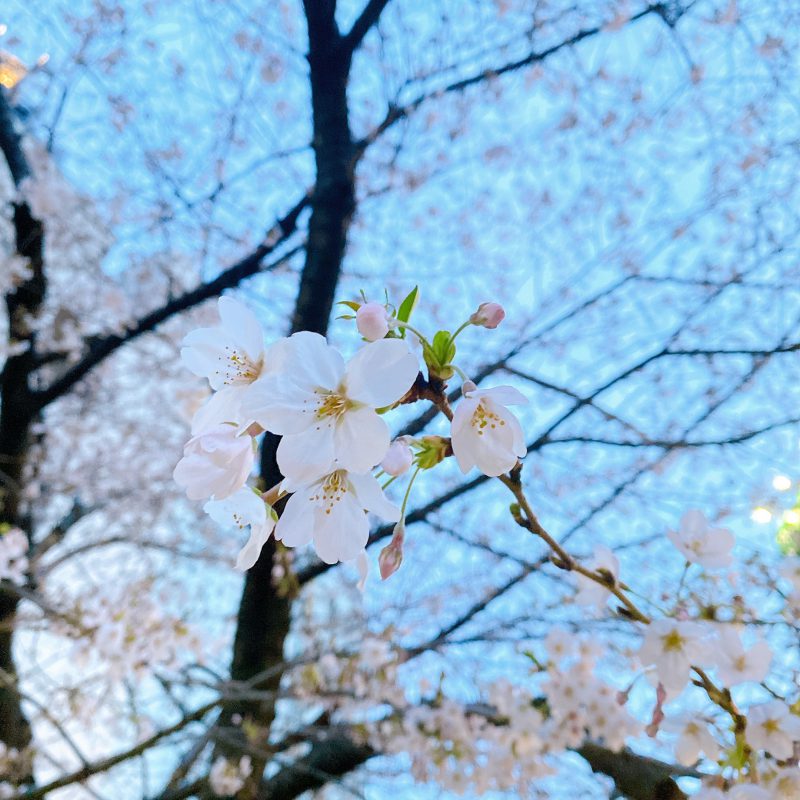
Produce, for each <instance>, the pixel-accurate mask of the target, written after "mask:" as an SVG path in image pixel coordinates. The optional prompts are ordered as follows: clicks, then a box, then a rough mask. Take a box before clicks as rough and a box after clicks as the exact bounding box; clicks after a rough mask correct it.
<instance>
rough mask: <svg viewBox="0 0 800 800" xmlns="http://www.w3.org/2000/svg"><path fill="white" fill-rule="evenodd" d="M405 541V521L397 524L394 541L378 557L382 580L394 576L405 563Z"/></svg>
mask: <svg viewBox="0 0 800 800" xmlns="http://www.w3.org/2000/svg"><path fill="white" fill-rule="evenodd" d="M404 539H405V525H404V523H403V520H400V522H398V523H397V525H396V526H395V529H394V536H392V541H391V542H389V544H388V545H386V547H384V548H383V550H381V554H380V555H379V556H378V568H379V569H380V571H381V580H384V581H385V580H386V579H387V578H388V577H390V576H391V575H394V573H395V572H397V570H398V569H400V565H401V564H402V563H403V540H404Z"/></svg>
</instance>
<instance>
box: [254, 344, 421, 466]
mask: <svg viewBox="0 0 800 800" xmlns="http://www.w3.org/2000/svg"><path fill="white" fill-rule="evenodd" d="M287 349H288V353H289V355H288V366H287V369H286V372H285V373H283V374H281V375H278V376H272V377H268V378H265V379H264V380H261V381H259V382H258V383H257V384H255V385H254V386H253V390H252V393H251V394H250V396H249V397H248V399H247V400H246V401H245V403H244V411H245V413H246V414H247V415H248V416H250V417H252V418H253V419H255V420H256V421H257V422H258V423H259V424H260V425H261V426H262V427H264V428H265V429H266V430H268V431H272V432H273V433H277V434H280V435H282V436H283V438H282V439H281V442H280V445H279V446H278V466H279V467H280V469H281V472H282V473H283V475H285V476H286V477H287V478H291V479H292V480H293V481H296V482H308V481H312V480H316V479H317V478H319V477H320V476H321V475H325V474H326V473H328V472H331V471H332V470H333V468H342V469H345V470H349V471H351V472H366V471H367V470H369V469H371V468H372V467H374V466H375V465H376V464H377V463H378V462H379V461H380V460H381V459H382V458H383V456H384V455H385V454H386V451H387V450H388V448H389V428H388V426H387V425H386V422H385V421H384V420H383V419H382V418H381V417H380V416H379V415H378V414H377V413H376V409H378V408H382V407H385V406H390V405H391V404H392V403H395V402H396V401H397V400H399V399H400V398H401V397H402V396H403V395H404V394H405V393H406V392H407V391H408V390H409V388H410V387H411V384H412V383H413V382H414V379H415V378H416V376H417V373H418V363H417V359H416V357H415V356H413V355H412V354H411V352H410V351H409V349H408V345H407V344H406V343H405V342H404V341H401V340H400V339H381V340H380V341H378V342H372V343H370V344H367V345H365V346H364V347H362V348H361V350H359V351H358V353H356V355H355V356H354V357H353V358H352V359H351V360H350V361H349V363H348V364H347V365H346V366H345V363H344V360H343V359H342V356H341V355H340V354H339V352H338V351H337V350H335V349H334V348H333V347H330V346H329V345H328V343H327V342H326V341H325V339H324V338H323V337H322V336H320V335H319V334H316V333H309V332H308V331H302V332H300V333H296V334H294V335H293V336H291V337H290V338H289V340H288V345H287Z"/></svg>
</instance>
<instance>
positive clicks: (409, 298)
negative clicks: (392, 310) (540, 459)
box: [397, 286, 419, 339]
mask: <svg viewBox="0 0 800 800" xmlns="http://www.w3.org/2000/svg"><path fill="white" fill-rule="evenodd" d="M418 300H419V286H415V287H414V288H413V289H412V290H411V291H410V292H409V293H408V294H407V295H406V298H405V300H403V302H402V303H400V308H398V309H397V319H398V320H399V321H400V322H408V321H409V320H410V319H411V315H412V314H413V313H414V309H415V308H416V307H417V302H418ZM400 338H401V339H405V338H406V329H405V328H400Z"/></svg>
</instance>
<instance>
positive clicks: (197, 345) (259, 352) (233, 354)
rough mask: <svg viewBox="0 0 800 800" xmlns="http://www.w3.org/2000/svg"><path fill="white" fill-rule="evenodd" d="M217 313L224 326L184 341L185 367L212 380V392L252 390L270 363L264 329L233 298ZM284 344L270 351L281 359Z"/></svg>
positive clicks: (195, 333)
mask: <svg viewBox="0 0 800 800" xmlns="http://www.w3.org/2000/svg"><path fill="white" fill-rule="evenodd" d="M217 309H218V311H219V318H220V322H221V324H220V325H215V326H214V327H212V328H198V329H197V330H194V331H192V332H191V333H189V334H187V335H186V337H185V338H184V340H183V347H182V349H181V358H182V359H183V363H184V364H185V365H186V366H187V367H188V368H189V369H190V370H191V371H192V372H193V373H194V374H195V375H198V376H200V377H201V378H208V382H209V383H210V384H211V388H212V389H215V390H220V389H223V388H225V387H226V386H248V385H250V384H251V383H253V382H254V381H256V380H257V379H258V378H259V377H260V376H261V375H262V373H263V372H264V370H265V365H266V364H267V362H268V359H266V357H265V356H266V348H265V347H264V333H263V331H262V329H261V325H260V323H259V321H258V319H257V318H256V316H255V314H253V312H252V311H250V309H249V308H248V307H247V306H246V305H244V304H243V303H240V302H239V301H238V300H234V299H233V298H232V297H220V298H219V301H218V303H217ZM283 342H285V340H279V341H278V342H276V345H277V348H276V345H273V347H272V348H270V349H273V348H275V354H276V355H278V354H279V352H280V351H281V350H282V349H283ZM278 365H279V363H276V364H273V365H272V368H275V367H277V366H278Z"/></svg>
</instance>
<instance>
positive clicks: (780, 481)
mask: <svg viewBox="0 0 800 800" xmlns="http://www.w3.org/2000/svg"><path fill="white" fill-rule="evenodd" d="M772 488H773V489H777V490H778V491H779V492H785V491H788V490H789V489H791V488H792V481H791V478H787V477H786V476H785V475H776V476H775V477H774V478H773V479H772Z"/></svg>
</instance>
